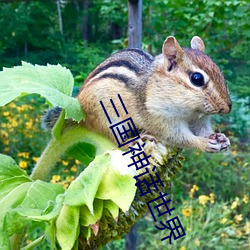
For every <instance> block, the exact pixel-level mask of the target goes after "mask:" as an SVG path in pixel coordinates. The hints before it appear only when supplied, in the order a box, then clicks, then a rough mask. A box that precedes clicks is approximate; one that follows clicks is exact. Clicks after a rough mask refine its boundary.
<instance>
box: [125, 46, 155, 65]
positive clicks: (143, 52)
mask: <svg viewBox="0 0 250 250" xmlns="http://www.w3.org/2000/svg"><path fill="white" fill-rule="evenodd" d="M123 51H124V50H123ZM126 51H132V52H135V53H138V54H140V55H141V56H144V57H145V58H146V59H147V60H148V61H149V62H153V61H154V57H153V56H151V55H150V54H148V53H147V52H145V51H143V50H141V49H126Z"/></svg>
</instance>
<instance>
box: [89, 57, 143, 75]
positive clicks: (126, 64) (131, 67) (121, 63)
mask: <svg viewBox="0 0 250 250" xmlns="http://www.w3.org/2000/svg"><path fill="white" fill-rule="evenodd" d="M111 67H125V68H127V69H129V70H131V71H134V72H135V73H136V74H139V73H140V69H139V68H138V67H136V65H135V64H132V63H130V62H129V61H127V60H117V61H113V62H109V63H107V64H106V65H104V66H102V67H99V68H97V69H96V70H95V71H94V72H93V73H92V75H91V77H95V76H96V75H98V74H99V73H101V72H102V71H105V70H106V69H108V68H111Z"/></svg>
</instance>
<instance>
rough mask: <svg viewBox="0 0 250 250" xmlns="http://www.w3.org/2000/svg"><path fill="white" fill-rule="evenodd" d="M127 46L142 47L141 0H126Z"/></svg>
mask: <svg viewBox="0 0 250 250" xmlns="http://www.w3.org/2000/svg"><path fill="white" fill-rule="evenodd" d="M128 47H129V48H141V47H142V0H128Z"/></svg>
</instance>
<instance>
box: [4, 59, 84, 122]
mask: <svg viewBox="0 0 250 250" xmlns="http://www.w3.org/2000/svg"><path fill="white" fill-rule="evenodd" d="M73 84H74V79H73V77H72V74H71V73H70V71H69V70H68V69H66V68H65V67H62V66H61V65H49V64H48V65H47V66H39V65H35V66H34V65H32V64H29V63H26V62H22V66H16V67H14V68H4V69H3V71H2V72H0V106H3V105H5V104H7V103H9V102H11V101H12V100H14V99H15V98H16V97H18V96H21V95H27V94H33V93H36V94H39V95H41V96H43V97H45V98H46V99H47V100H48V102H50V103H51V104H52V105H54V106H60V107H61V108H63V109H65V112H66V115H65V117H66V118H72V119H73V120H76V121H78V122H79V121H80V120H82V119H83V118H84V114H83V111H82V107H81V105H80V103H79V102H78V100H77V99H76V98H73V97H71V95H72V91H73Z"/></svg>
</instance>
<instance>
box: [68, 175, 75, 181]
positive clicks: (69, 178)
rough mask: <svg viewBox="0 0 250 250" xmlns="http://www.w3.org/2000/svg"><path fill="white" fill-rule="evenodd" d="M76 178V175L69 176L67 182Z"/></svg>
mask: <svg viewBox="0 0 250 250" xmlns="http://www.w3.org/2000/svg"><path fill="white" fill-rule="evenodd" d="M74 179H75V176H67V177H66V181H67V182H72V181H73V180H74Z"/></svg>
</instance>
